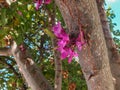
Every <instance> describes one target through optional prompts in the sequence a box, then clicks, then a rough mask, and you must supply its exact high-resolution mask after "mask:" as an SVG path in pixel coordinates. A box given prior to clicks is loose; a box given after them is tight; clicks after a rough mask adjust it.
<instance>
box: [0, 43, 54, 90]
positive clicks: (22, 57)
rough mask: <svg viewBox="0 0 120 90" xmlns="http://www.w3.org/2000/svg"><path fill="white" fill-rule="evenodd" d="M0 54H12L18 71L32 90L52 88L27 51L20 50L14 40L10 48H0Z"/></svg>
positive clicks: (50, 89) (48, 89) (51, 89)
mask: <svg viewBox="0 0 120 90" xmlns="http://www.w3.org/2000/svg"><path fill="white" fill-rule="evenodd" d="M0 55H4V56H7V55H13V56H14V58H15V61H16V63H17V65H18V68H19V70H20V73H21V74H22V75H23V77H24V78H25V80H26V82H27V84H28V86H29V87H31V89H32V90H53V88H52V87H51V86H50V84H49V83H48V81H47V80H46V79H45V77H44V76H43V74H42V73H41V70H40V68H38V67H37V66H36V64H35V63H34V61H33V60H32V58H31V57H30V55H29V54H28V52H27V51H21V50H20V49H19V48H18V46H17V44H16V43H15V41H13V42H12V44H11V47H10V48H0Z"/></svg>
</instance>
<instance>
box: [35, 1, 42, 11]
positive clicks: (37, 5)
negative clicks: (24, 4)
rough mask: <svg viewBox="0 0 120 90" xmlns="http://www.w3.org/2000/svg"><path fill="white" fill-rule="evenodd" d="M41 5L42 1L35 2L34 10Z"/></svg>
mask: <svg viewBox="0 0 120 90" xmlns="http://www.w3.org/2000/svg"><path fill="white" fill-rule="evenodd" d="M41 4H42V0H37V2H36V10H38V9H39V7H40V6H41Z"/></svg>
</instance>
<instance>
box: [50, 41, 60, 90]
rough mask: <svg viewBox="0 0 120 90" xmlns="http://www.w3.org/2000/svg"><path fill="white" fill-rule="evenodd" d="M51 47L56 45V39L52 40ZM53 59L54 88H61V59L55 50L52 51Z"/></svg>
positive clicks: (56, 89)
mask: <svg viewBox="0 0 120 90" xmlns="http://www.w3.org/2000/svg"><path fill="white" fill-rule="evenodd" d="M52 42H53V47H56V46H57V41H56V39H53V40H52ZM54 60H55V83H54V90H61V89H62V60H61V59H60V54H59V52H58V51H57V50H55V51H54Z"/></svg>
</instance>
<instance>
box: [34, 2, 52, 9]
mask: <svg viewBox="0 0 120 90" xmlns="http://www.w3.org/2000/svg"><path fill="white" fill-rule="evenodd" d="M50 2H51V0H37V1H36V10H38V9H39V7H40V6H41V4H42V3H44V4H50Z"/></svg>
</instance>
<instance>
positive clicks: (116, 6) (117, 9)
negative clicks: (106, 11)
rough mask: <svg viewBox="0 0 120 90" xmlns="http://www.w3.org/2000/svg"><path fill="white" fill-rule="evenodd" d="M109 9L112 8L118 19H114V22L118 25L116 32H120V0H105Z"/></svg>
mask: <svg viewBox="0 0 120 90" xmlns="http://www.w3.org/2000/svg"><path fill="white" fill-rule="evenodd" d="M105 1H106V4H107V7H109V6H110V7H111V8H112V10H113V11H114V13H115V15H116V17H115V18H114V19H113V22H114V23H116V24H117V26H115V30H117V29H119V30H120V0H105Z"/></svg>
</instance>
